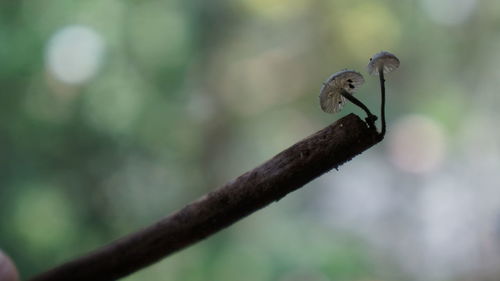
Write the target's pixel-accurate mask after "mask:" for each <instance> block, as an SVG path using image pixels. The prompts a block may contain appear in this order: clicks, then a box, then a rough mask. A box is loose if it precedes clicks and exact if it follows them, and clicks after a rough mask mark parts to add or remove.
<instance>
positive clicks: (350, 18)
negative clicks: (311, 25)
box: [332, 2, 401, 60]
mask: <svg viewBox="0 0 500 281" xmlns="http://www.w3.org/2000/svg"><path fill="white" fill-rule="evenodd" d="M332 21H334V22H332V24H333V25H335V26H337V27H338V28H339V30H338V31H337V32H338V33H339V34H340V36H341V40H342V42H344V44H345V45H346V47H347V48H346V50H351V52H352V53H353V54H359V56H360V57H359V59H366V60H368V57H367V55H366V54H371V53H373V52H376V51H380V50H378V49H374V46H379V47H378V48H385V49H394V46H395V45H396V43H397V42H398V41H399V37H400V33H401V31H400V22H399V21H398V20H397V19H396V18H395V17H394V16H393V15H392V13H391V12H390V11H389V10H388V9H387V8H386V7H385V6H383V5H380V4H378V3H375V2H366V3H363V4H361V5H358V6H353V7H350V8H349V9H347V10H343V11H342V13H340V14H339V17H338V18H337V17H332Z"/></svg>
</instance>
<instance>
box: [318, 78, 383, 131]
mask: <svg viewBox="0 0 500 281" xmlns="http://www.w3.org/2000/svg"><path fill="white" fill-rule="evenodd" d="M364 82H365V79H364V78H363V75H361V74H360V73H358V72H356V71H353V70H342V71H339V72H336V73H334V74H332V76H330V78H328V79H327V80H326V81H325V82H324V83H323V86H322V87H321V90H320V94H319V103H320V106H321V109H322V110H323V111H324V112H327V113H337V112H339V111H340V110H341V109H342V108H343V107H344V104H345V102H346V99H347V100H349V101H350V102H352V103H353V104H355V105H357V106H359V107H360V108H361V109H363V110H364V111H365V112H366V114H367V115H368V117H367V118H366V121H367V123H368V124H369V125H370V126H373V123H374V122H375V120H377V116H375V115H373V114H372V113H371V112H370V110H369V109H368V107H366V105H364V104H363V103H362V102H361V101H360V100H358V99H357V98H355V97H354V96H353V94H354V92H355V91H356V90H357V89H358V88H359V87H360V86H361V85H362V84H363V83H364Z"/></svg>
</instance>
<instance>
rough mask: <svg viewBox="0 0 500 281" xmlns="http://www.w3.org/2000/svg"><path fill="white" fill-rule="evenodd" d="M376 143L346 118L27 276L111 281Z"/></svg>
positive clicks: (369, 131) (44, 280) (371, 131)
mask: <svg viewBox="0 0 500 281" xmlns="http://www.w3.org/2000/svg"><path fill="white" fill-rule="evenodd" d="M379 141H381V137H380V136H379V134H377V132H376V129H375V128H369V127H368V126H367V124H366V123H365V122H363V121H362V120H361V119H360V118H359V117H358V116H356V115H354V114H350V115H348V116H346V117H344V118H342V119H340V120H338V121H337V122H335V123H334V124H332V125H330V126H328V127H326V128H324V129H323V130H321V131H319V132H317V133H315V134H313V135H311V136H309V137H307V138H306V139H304V140H302V141H300V142H298V143H296V144H294V145H292V146H291V147H289V148H288V149H286V150H284V151H282V152H281V153H279V154H277V155H276V156H274V157H273V158H272V159H270V160H269V161H267V162H265V163H264V164H262V165H260V166H259V167H257V168H255V169H253V170H251V171H249V172H246V173H245V174H243V175H241V176H239V177H238V178H236V179H234V180H232V181H230V182H228V183H227V184H225V185H224V186H222V187H220V188H218V189H216V190H214V191H212V192H210V193H208V194H206V195H205V196H203V197H201V198H200V199H198V200H197V201H194V202H192V203H190V204H189V205H187V206H185V207H184V208H182V209H181V210H179V211H177V212H175V213H173V214H171V215H169V216H167V217H165V218H164V219H162V220H160V221H159V222H157V223H155V224H154V225H151V226H149V227H147V228H144V229H142V230H139V231H138V232H136V233H132V234H130V235H128V236H125V237H123V238H121V239H119V240H117V241H115V242H112V243H111V244H109V245H106V246H104V247H102V248H100V249H97V250H95V251H94V252H91V253H89V254H87V255H85V256H83V257H80V258H77V259H75V260H73V261H69V262H67V263H65V264H62V265H60V266H58V267H55V268H53V269H51V270H49V271H47V272H45V273H42V274H40V275H39V276H36V277H34V278H32V279H31V280H32V281H49V280H50V281H59V280H72V281H80V280H85V281H87V280H94V281H97V280H116V279H118V278H120V277H124V276H126V275H128V274H130V273H133V272H135V271H137V270H139V269H141V268H144V267H146V266H148V265H150V264H152V263H154V262H156V261H158V260H160V259H162V258H164V257H166V256H168V255H170V254H172V253H174V252H176V251H178V250H180V249H182V248H185V247H187V246H189V245H192V244H193V243H195V242H197V241H200V240H202V239H204V238H206V237H207V236H210V235H211V234H214V233H216V232H217V231H219V230H221V229H223V228H225V227H227V226H229V225H231V224H232V223H234V222H236V221H238V220H240V219H241V218H243V217H245V216H247V215H249V214H251V213H252V212H255V211H256V210H258V209H260V208H262V207H264V206H266V205H268V204H269V203H272V202H273V201H278V200H280V199H281V198H283V197H284V196H285V195H286V194H288V193H289V192H292V191H294V190H296V189H298V188H300V187H301V186H303V185H305V184H306V183H308V182H309V181H311V180H313V179H314V178H316V177H318V176H320V175H321V174H323V173H325V172H327V171H329V170H331V169H332V168H337V167H338V166H339V165H341V164H343V163H345V162H346V161H349V160H350V159H352V158H353V157H354V156H356V155H358V154H360V153H361V152H363V151H364V150H366V149H368V148H369V147H371V146H373V145H375V144H376V143H378V142H379Z"/></svg>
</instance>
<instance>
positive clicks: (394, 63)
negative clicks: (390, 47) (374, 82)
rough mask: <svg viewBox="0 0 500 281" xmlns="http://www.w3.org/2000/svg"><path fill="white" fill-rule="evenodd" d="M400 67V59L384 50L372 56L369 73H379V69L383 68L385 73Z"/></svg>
mask: <svg viewBox="0 0 500 281" xmlns="http://www.w3.org/2000/svg"><path fill="white" fill-rule="evenodd" d="M398 67H399V59H398V58H397V57H396V56H395V55H393V54H391V53H389V52H387V51H382V52H379V53H376V54H375V55H374V56H373V57H371V58H370V62H369V63H368V73H370V75H379V70H381V69H382V70H383V72H384V73H389V72H392V71H393V70H395V69H396V68H398Z"/></svg>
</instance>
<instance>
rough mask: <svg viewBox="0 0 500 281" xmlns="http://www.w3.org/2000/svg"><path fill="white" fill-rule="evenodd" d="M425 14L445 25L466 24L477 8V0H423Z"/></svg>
mask: <svg viewBox="0 0 500 281" xmlns="http://www.w3.org/2000/svg"><path fill="white" fill-rule="evenodd" d="M422 4H423V7H424V10H425V12H427V14H428V15H429V17H430V18H431V20H433V21H434V22H436V23H439V24H444V25H456V24H461V23H463V22H465V21H466V20H467V19H468V18H469V17H470V16H471V14H472V12H473V11H474V10H475V8H476V6H477V1H476V0H440V1H435V0H422Z"/></svg>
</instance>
